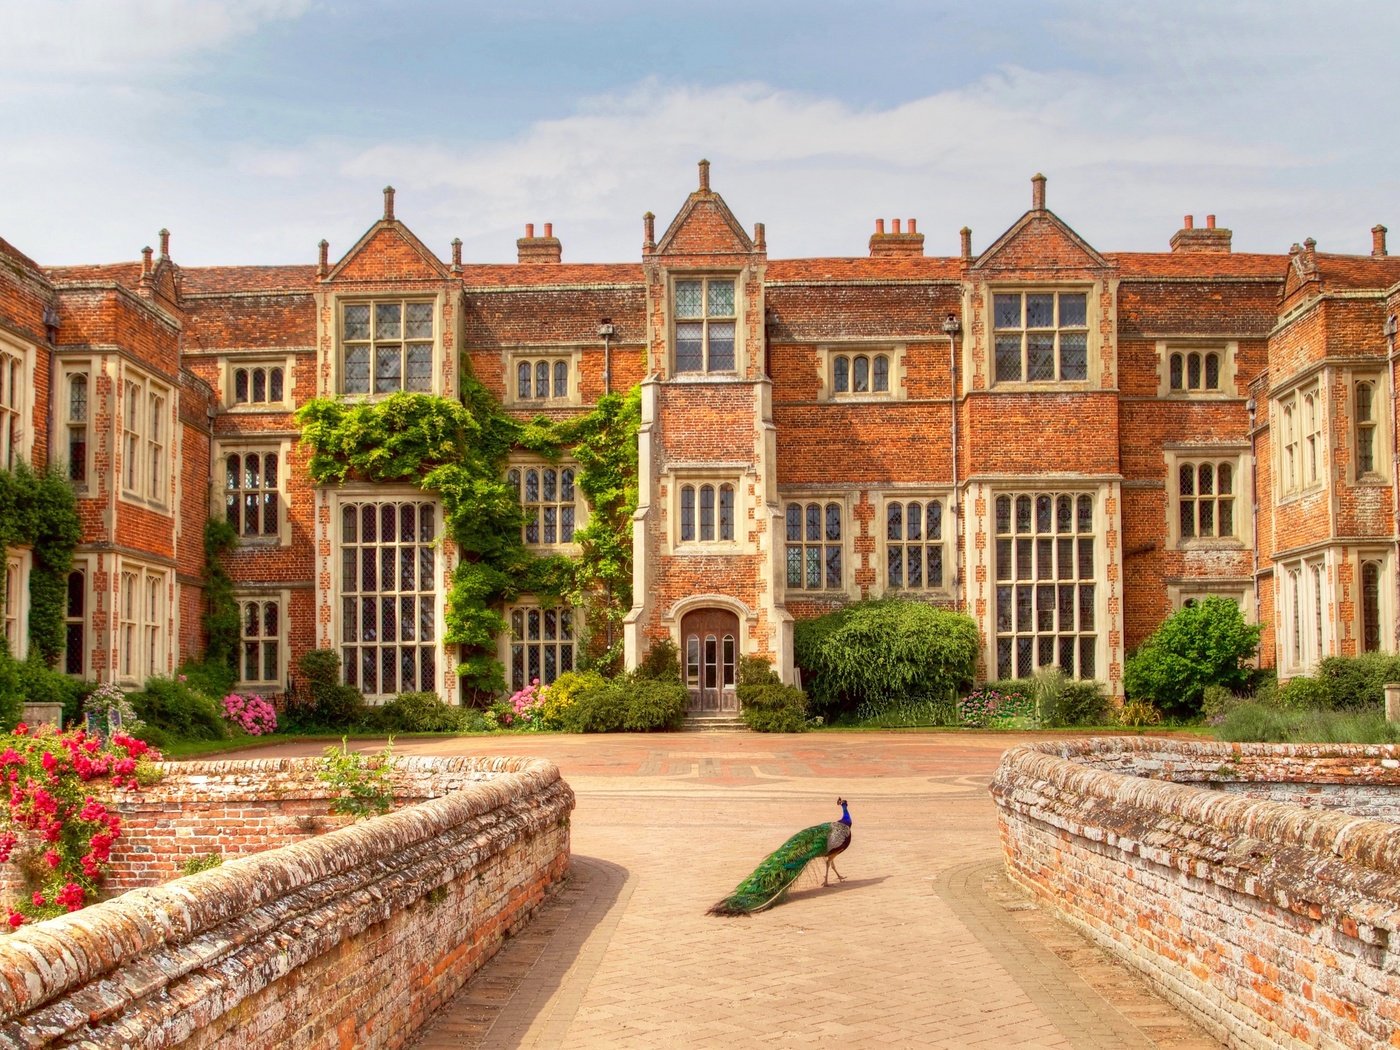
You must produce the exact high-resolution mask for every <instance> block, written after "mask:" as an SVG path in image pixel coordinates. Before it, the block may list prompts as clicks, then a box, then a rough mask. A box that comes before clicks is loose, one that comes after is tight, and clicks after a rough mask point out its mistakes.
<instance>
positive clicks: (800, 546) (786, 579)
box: [778, 492, 857, 599]
mask: <svg viewBox="0 0 1400 1050" xmlns="http://www.w3.org/2000/svg"><path fill="white" fill-rule="evenodd" d="M793 507H796V508H799V514H800V517H799V518H798V521H797V526H798V533H799V535H798V538H796V539H791V538H789V537H790V536H791V534H792V509H791V508H793ZM813 507H816V508H818V512H819V518H818V522H817V529H816V531H817V535H816V536H813V534H812V533H813V524H812V518H811V515H812V510H811V508H813ZM782 508H783V510H782V517H781V518H780V519H779V525H778V527H779V528H780V529H781V530H782V531H781V539H780V542H779V544H778V546H779V548H780V550H781V552H782V553H781V555H780V560H779V565H780V570H779V572H780V576H779V578H780V579H781V580H782V582H783V586H784V588H785V589H786V593H787V595H788V597H789V598H790V599H791V598H795V597H797V596H799V595H810V596H812V597H813V598H822V597H839V596H841V595H848V596H849V595H852V594H854V593H855V592H856V590H857V585H856V582H855V576H856V571H855V570H856V566H855V565H854V557H853V555H854V549H855V544H854V540H855V537H854V533H855V527H854V523H853V516H852V514H851V506H850V501H849V499H848V498H847V497H845V496H841V495H823V494H820V493H815V492H813V493H788V494H785V495H784V496H783V497H782ZM832 508H836V510H837V512H838V513H839V516H840V522H839V523H840V530H841V535H840V536H839V537H832V536H831V535H830V515H831V511H832ZM812 551H816V552H817V553H818V561H817V565H818V567H819V569H820V578H819V582H818V583H816V584H813V583H812V559H811V552H812ZM795 552H796V553H797V554H798V558H799V560H798V562H797V564H796V566H794V563H793V560H792V558H793V554H794V553H795ZM832 552H836V553H838V554H839V556H840V562H841V567H840V578H839V579H837V580H835V581H833V580H832V578H831V567H830V565H829V564H828V561H829V558H830V556H831V553H832ZM794 567H796V568H798V569H799V570H800V578H799V579H798V581H797V582H795V583H794V582H793V578H794V574H793V571H792V570H793V568H794Z"/></svg>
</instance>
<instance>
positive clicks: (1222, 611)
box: [1123, 596, 1260, 718]
mask: <svg viewBox="0 0 1400 1050" xmlns="http://www.w3.org/2000/svg"><path fill="white" fill-rule="evenodd" d="M1259 631H1260V628H1259V625H1258V624H1248V623H1245V621H1244V616H1243V614H1241V612H1240V608H1239V606H1238V605H1236V604H1235V603H1234V602H1232V601H1230V600H1229V599H1228V598H1221V597H1218V596H1216V597H1210V598H1205V599H1203V600H1201V601H1199V602H1197V603H1196V604H1195V605H1189V606H1187V607H1186V608H1184V609H1178V610H1177V611H1176V612H1174V613H1172V615H1171V616H1169V617H1167V619H1166V620H1165V621H1163V623H1162V625H1161V626H1160V627H1158V628H1157V630H1156V631H1155V632H1153V634H1152V637H1150V638H1148V639H1147V641H1145V642H1144V643H1143V644H1142V646H1141V647H1140V648H1139V649H1138V651H1137V652H1135V653H1134V654H1133V655H1132V656H1130V657H1128V662H1127V666H1126V668H1125V670H1124V675H1123V687H1124V690H1125V691H1126V693H1127V695H1128V697H1129V698H1130V699H1133V700H1148V701H1151V702H1152V704H1153V705H1154V706H1156V707H1157V708H1159V709H1160V710H1161V711H1162V712H1164V713H1165V714H1168V715H1172V716H1174V717H1177V718H1191V717H1194V716H1196V715H1198V714H1200V712H1201V701H1202V700H1203V698H1204V696H1205V688H1206V686H1208V685H1223V686H1225V687H1226V688H1229V689H1241V688H1243V687H1244V686H1245V685H1246V684H1248V682H1249V678H1250V669H1249V667H1248V665H1247V664H1246V663H1245V661H1246V660H1248V659H1249V658H1250V657H1252V656H1253V655H1254V653H1255V651H1256V650H1257V649H1258V648H1259Z"/></svg>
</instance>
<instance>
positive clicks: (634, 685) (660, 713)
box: [622, 680, 690, 733]
mask: <svg viewBox="0 0 1400 1050" xmlns="http://www.w3.org/2000/svg"><path fill="white" fill-rule="evenodd" d="M626 695H627V711H626V714H625V715H624V716H623V720H622V728H623V729H626V730H628V731H630V732H637V733H646V732H651V731H653V730H658V729H679V728H680V726H681V723H682V722H684V721H685V709H686V705H687V703H688V702H689V699H690V694H689V691H688V690H687V689H686V687H685V686H683V685H681V683H680V682H665V681H647V680H643V681H637V682H630V683H628V684H627V686H626Z"/></svg>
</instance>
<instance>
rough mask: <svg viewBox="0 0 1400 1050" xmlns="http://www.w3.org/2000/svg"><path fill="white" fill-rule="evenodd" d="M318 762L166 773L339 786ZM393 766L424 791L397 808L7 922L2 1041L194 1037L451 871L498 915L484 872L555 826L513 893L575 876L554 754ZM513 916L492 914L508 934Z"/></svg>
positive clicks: (302, 786) (401, 787)
mask: <svg viewBox="0 0 1400 1050" xmlns="http://www.w3.org/2000/svg"><path fill="white" fill-rule="evenodd" d="M315 767H316V761H315V760H314V759H313V760H306V759H273V760H254V761H250V762H238V761H216V762H190V763H179V764H168V765H166V766H165V767H164V768H165V771H166V774H167V775H166V777H165V778H164V779H163V780H162V782H161V784H160V785H157V787H156V788H155V789H154V790H155V791H157V792H159V791H160V790H161V788H162V787H163V788H164V789H165V791H166V792H167V794H168V796H169V797H173V798H175V799H176V800H178V799H179V798H180V797H186V798H195V797H206V798H208V797H213V796H216V795H220V794H222V795H224V796H230V795H232V796H237V797H244V796H246V797H248V798H249V799H250V800H251V799H256V798H258V797H267V796H269V795H273V796H276V797H277V798H278V799H281V798H286V797H288V796H293V795H297V794H300V793H314V792H316V791H317V790H318V789H319V794H320V797H322V798H328V797H329V796H328V794H327V787H326V785H325V784H323V783H320V782H319V781H318V780H317V779H316V777H315ZM393 781H394V788H395V792H396V798H398V799H400V800H402V801H405V802H408V803H410V804H407V805H404V806H403V808H400V809H396V810H394V811H393V812H390V813H387V814H385V815H383V816H378V817H374V818H371V819H367V820H363V821H360V822H357V823H354V824H351V825H349V826H345V827H341V828H339V829H337V830H333V831H328V832H325V833H323V834H320V835H316V836H314V837H309V838H305V839H304V840H302V841H299V842H293V843H291V844H289V845H284V846H280V847H278V848H274V849H268V850H265V851H263V852H259V853H253V854H252V855H249V856H245V857H241V858H239V859H235V860H231V861H227V862H226V863H224V864H223V865H222V866H220V867H216V868H212V869H210V870H207V871H203V872H200V873H198V874H195V875H190V876H186V877H183V878H179V879H175V880H173V881H171V882H168V883H165V884H163V885H159V886H152V887H149V888H142V889H135V890H131V891H129V892H126V893H124V894H122V895H120V896H118V897H115V898H113V899H111V900H108V901H104V902H102V903H99V904H95V905H92V906H90V907H88V908H85V909H83V910H81V911H78V912H74V913H71V914H67V915H63V916H60V917H58V918H55V919H51V920H48V921H46V922H42V923H37V924H35V925H33V926H25V927H22V928H20V929H19V930H17V931H15V932H14V933H12V934H9V935H8V936H4V937H0V1044H4V1045H10V1041H13V1045H20V1046H37V1045H49V1044H50V1043H63V1044H67V1043H68V1042H69V1041H75V1042H80V1041H85V1040H86V1041H87V1042H84V1044H83V1045H102V1046H106V1045H137V1046H142V1047H147V1046H173V1045H178V1044H179V1043H180V1042H181V1041H182V1040H184V1039H187V1038H189V1037H190V1036H191V1035H193V1034H194V1033H195V1032H197V1031H199V1030H200V1029H201V1028H204V1027H205V1026H207V1025H210V1024H212V1023H214V1022H216V1021H217V1020H218V1019H219V1018H221V1017H223V1016H224V1015H225V1014H227V1013H228V1012H229V1011H231V1010H233V1009H235V1008H236V1007H237V1006H238V1004H240V1003H241V1002H243V1001H244V1000H245V999H248V998H249V997H252V996H256V995H258V994H260V993H263V992H265V991H266V990H267V989H268V988H269V987H270V986H272V985H274V984H275V983H276V982H278V981H280V980H282V979H283V978H286V977H287V976H288V975H289V974H292V973H293V972H294V971H296V970H297V968H298V967H300V966H303V965H305V964H307V963H308V962H310V961H312V960H315V959H317V958H321V957H325V956H327V954H328V953H332V952H334V951H336V949H337V948H338V947H339V946H342V945H343V944H344V943H345V942H347V941H349V940H351V939H353V938H355V937H357V936H359V935H361V934H363V933H364V932H365V931H366V930H367V929H369V928H371V927H373V926H374V925H375V924H380V923H385V922H386V921H388V920H390V919H391V918H396V917H398V918H401V917H402V914H403V913H405V912H406V911H407V910H409V909H411V908H413V907H414V906H415V905H418V904H420V903H423V902H425V901H426V902H432V903H434V904H436V903H437V902H438V901H440V900H441V899H443V897H445V896H447V895H448V889H449V888H453V889H454V892H457V896H458V898H461V900H462V901H464V903H463V904H462V907H463V909H464V914H467V913H470V912H472V910H473V909H475V911H476V912H481V913H483V916H484V914H485V913H486V912H488V911H490V912H491V914H492V915H493V916H494V914H495V913H494V912H493V911H491V908H488V907H484V906H482V905H481V904H480V903H479V902H474V901H473V900H472V899H471V896H470V894H471V890H472V886H473V880H475V882H476V883H480V882H481V879H482V874H481V873H482V872H483V871H485V870H487V869H488V867H489V865H490V864H491V863H493V859H494V858H498V857H500V856H504V855H506V854H507V853H508V852H509V851H511V850H513V849H516V850H517V852H518V849H517V847H518V846H519V844H521V843H528V842H531V841H535V840H539V841H545V840H546V839H547V840H548V844H547V848H544V849H540V850H536V852H537V853H538V854H539V859H538V862H537V863H535V868H537V869H539V870H534V871H523V870H521V871H517V870H516V869H519V868H522V867H523V866H525V865H523V862H521V861H519V860H518V859H516V860H513V861H512V865H513V867H512V870H511V871H510V872H508V873H506V875H503V876H501V880H502V889H501V895H502V896H505V895H509V896H510V897H511V900H512V901H514V900H515V899H516V898H517V897H521V898H522V899H523V894H522V893H521V892H520V890H519V887H520V886H524V885H526V884H529V885H530V886H531V887H532V888H531V891H530V892H531V893H532V894H534V895H535V896H538V891H539V887H540V885H541V884H542V881H543V883H548V882H551V881H556V880H557V879H558V878H559V877H561V876H562V873H563V869H564V867H566V866H567V852H568V847H567V825H568V814H569V811H570V810H571V809H572V808H573V793H572V791H571V790H570V789H569V787H568V785H567V784H565V783H564V781H563V780H562V779H561V777H560V774H559V770H558V768H557V767H556V766H555V765H554V764H553V763H552V762H548V761H544V760H539V759H527V758H504V759H476V758H458V759H418V758H414V759H407V758H406V759H397V760H396V762H395V769H394V773H393ZM269 785H272V786H271V787H270V786H269ZM512 856H513V857H514V856H515V854H512ZM532 863H533V862H532ZM545 869H547V872H546V874H545V876H544V877H543V880H542V877H541V872H542V871H545ZM496 874H498V873H495V872H494V869H493V877H495V875H496ZM507 879H508V881H507ZM532 880H533V881H532ZM458 891H460V892H458ZM454 899H455V898H454ZM531 906H533V905H531ZM492 907H494V905H493V906H492ZM428 910H429V911H430V910H431V909H428ZM423 914H424V916H426V914H427V913H426V912H424V913H423ZM442 919H443V916H439V919H438V921H439V922H441V921H442ZM423 921H430V920H428V919H427V918H424V919H423ZM511 921H514V920H513V918H512V916H506V917H505V919H500V918H499V917H495V918H493V926H492V930H493V933H496V932H497V931H496V927H497V926H499V925H500V924H501V923H502V922H505V923H509V922H511ZM465 936H466V939H467V940H468V941H470V940H471V939H472V937H473V933H472V931H471V930H470V929H467V930H466V931H465ZM499 936H504V933H499ZM435 963H436V960H427V961H426V964H427V965H428V966H429V967H430V968H431V967H432V966H433V965H434V964H435ZM458 983H460V982H458ZM414 1009H415V1010H417V1011H418V1012H420V1013H421V1010H419V1009H418V1007H417V1006H415V1008H414ZM419 1019H421V1018H419ZM331 1030H332V1031H333V1030H334V1025H332V1028H331ZM235 1045H236V1043H235ZM298 1045H314V1044H313V1043H310V1042H308V1043H305V1044H300V1043H299V1044H298ZM383 1045H392V1044H383Z"/></svg>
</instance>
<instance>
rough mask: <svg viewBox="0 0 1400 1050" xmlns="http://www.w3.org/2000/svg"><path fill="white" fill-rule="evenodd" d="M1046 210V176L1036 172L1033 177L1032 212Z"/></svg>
mask: <svg viewBox="0 0 1400 1050" xmlns="http://www.w3.org/2000/svg"><path fill="white" fill-rule="evenodd" d="M1044 210H1045V176H1044V175H1042V174H1040V172H1036V173H1035V174H1034V175H1032V176H1031V211H1044Z"/></svg>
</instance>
